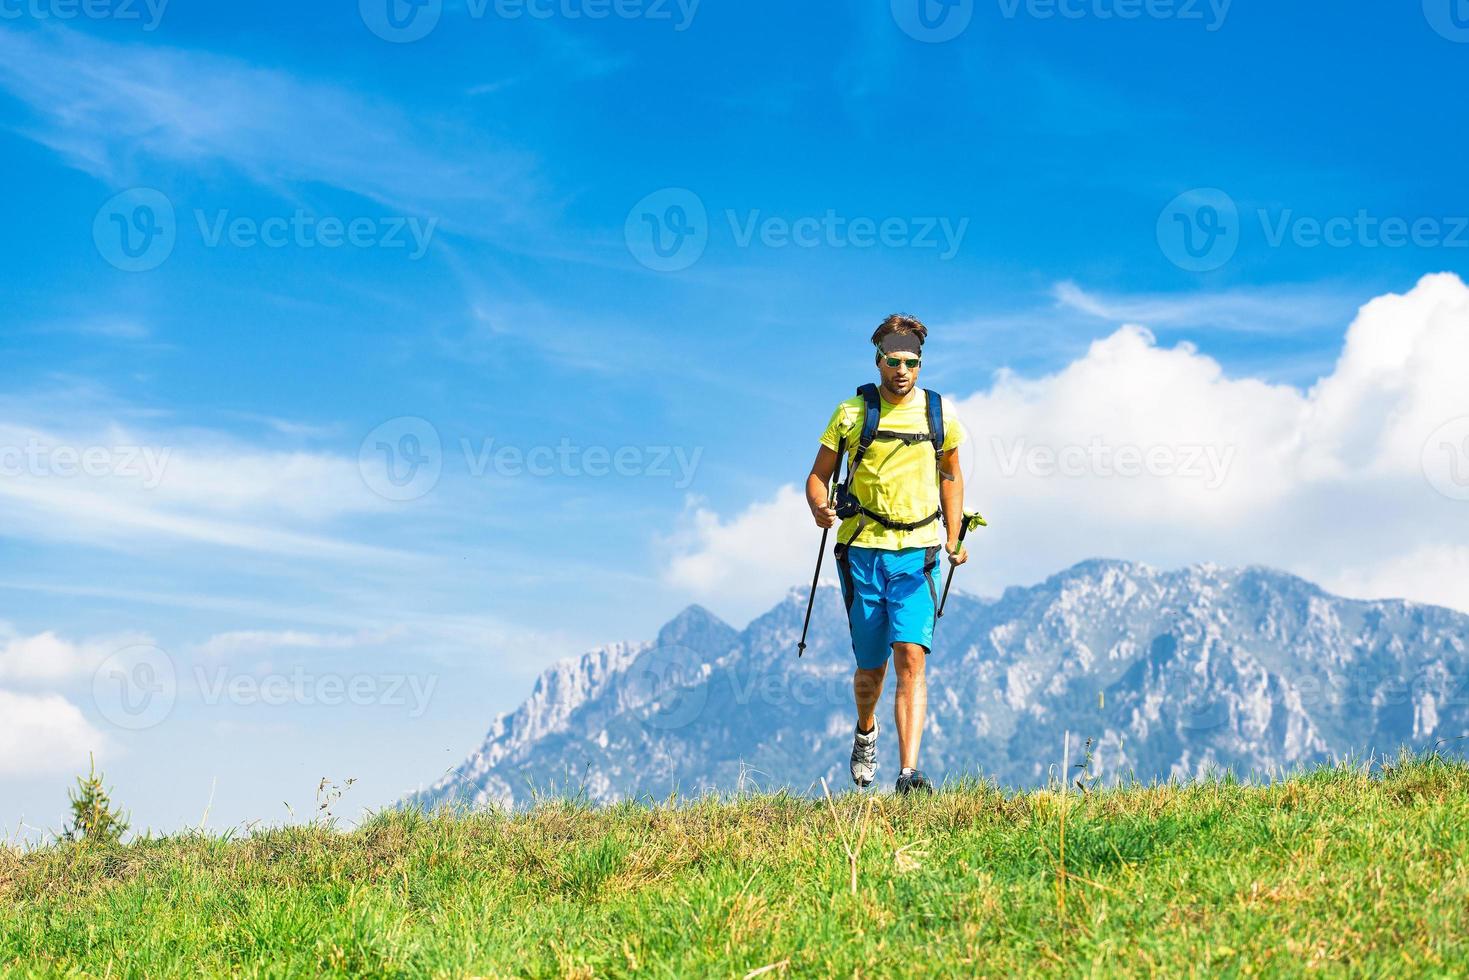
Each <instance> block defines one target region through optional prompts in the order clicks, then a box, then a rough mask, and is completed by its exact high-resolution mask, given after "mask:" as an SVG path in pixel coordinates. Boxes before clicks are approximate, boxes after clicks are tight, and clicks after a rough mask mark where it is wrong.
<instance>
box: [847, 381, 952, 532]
mask: <svg viewBox="0 0 1469 980" xmlns="http://www.w3.org/2000/svg"><path fill="white" fill-rule="evenodd" d="M857 394H859V395H861V396H862V402H863V405H864V406H865V411H864V414H863V418H862V435H861V437H860V438H859V439H858V441H857V455H856V456H854V457H853V458H852V465H851V466H849V467H847V478H846V479H845V480H842V481H841V482H840V483H838V484H837V486H836V512H837V516H838V517H840V518H842V519H843V520H846V519H847V518H849V517H856V516H857V515H858V514H861V515H863V517H864V518H870V519H872V520H874V521H876V522H877V523H879V524H881V525H882V526H883V527H885V528H888V529H889V530H892V531H916V530H918V529H919V528H921V527H925V526H927V525H929V524H932V523H933V522H934V521H936V520H938V519H939V517H940V516H941V515H942V514H943V509H942V508H940V509H938V510H935V511H934V512H933V513H932V514H929V515H928V516H927V517H925V518H924V519H923V520H921V521H912V522H907V521H894V520H891V519H889V518H888V517H886V516H884V515H882V514H879V513H877V512H876V511H872V510H868V509H867V508H866V507H865V506H863V504H862V502H861V501H860V500H858V499H857V495H856V494H854V493H853V492H852V490H851V483H852V478H853V476H854V474H856V472H857V467H859V466H861V465H862V457H864V456H865V455H867V450H868V449H869V448H870V447H871V446H872V444H873V443H874V442H888V441H897V442H901V443H903V444H904V445H908V446H911V445H914V444H916V443H920V442H931V443H933V465H934V480H936V481H937V480H938V479H939V476H940V473H939V460H940V459H941V458H942V456H943V449H944V404H943V399H941V398H940V397H939V393H938V392H936V391H932V390H930V389H928V388H925V389H923V395H924V398H926V399H927V407H928V431H927V432H889V431H887V430H881V429H878V427H877V425H878V418H879V413H880V412H881V410H882V401H881V399H882V396H881V395H880V394H878V391H877V385H875V384H870V383H869V384H865V385H863V386H862V387H860V388H858V389H857ZM838 453H839V454H840V449H839V450H838ZM837 465H838V466H840V465H841V460H840V459H838V461H837ZM862 530H863V528H862V526H861V525H859V526H858V528H857V533H856V534H854V535H853V536H852V540H856V539H857V537H858V536H859V535H861V533H862Z"/></svg>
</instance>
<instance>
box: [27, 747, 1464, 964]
mask: <svg viewBox="0 0 1469 980" xmlns="http://www.w3.org/2000/svg"><path fill="white" fill-rule="evenodd" d="M1063 817H1064V856H1063V853H1062V848H1063ZM864 824H865V831H864V830H863V829H862V828H863V826H864ZM859 843H860V847H859ZM848 847H850V848H851V849H853V850H854V851H856V853H857V860H856V891H855V893H854V892H853V890H852V877H853V875H852V865H851V863H850V862H849V860H848V857H847V848H848ZM1466 859H1469V765H1466V764H1465V763H1463V762H1454V761H1450V760H1447V759H1444V758H1442V757H1439V756H1437V755H1432V754H1430V755H1427V756H1417V757H1411V756H1403V757H1402V758H1400V759H1399V760H1397V761H1396V762H1394V763H1391V764H1388V765H1385V766H1381V767H1373V768H1372V770H1371V771H1370V773H1369V772H1368V771H1366V770H1365V769H1364V768H1363V767H1361V766H1352V765H1344V766H1337V767H1324V768H1320V769H1315V770H1311V771H1309V772H1303V773H1299V774H1295V775H1292V776H1291V777H1289V778H1288V779H1284V780H1280V781H1276V782H1274V783H1272V784H1270V785H1250V784H1247V783H1240V782H1238V781H1236V780H1234V779H1233V778H1230V777H1228V776H1226V777H1225V778H1224V779H1222V780H1215V781H1212V782H1206V783H1199V784H1194V785H1190V786H1183V785H1176V784H1163V785H1151V786H1148V785H1140V784H1134V785H1131V786H1123V787H1120V788H1117V789H1107V790H1098V789H1094V790H1093V791H1092V792H1091V793H1090V794H1089V795H1088V796H1086V797H1084V798H1083V796H1082V795H1081V794H1080V793H1076V794H1073V795H1072V796H1070V797H1068V798H1063V797H1062V796H1061V795H1060V794H1059V793H1057V792H1054V791H1037V792H1030V793H1024V794H1005V793H1001V792H1000V791H998V790H997V789H996V788H995V787H993V786H988V785H984V784H981V783H977V782H974V781H969V782H965V783H962V784H960V785H955V786H950V787H947V788H945V789H944V791H942V792H940V793H937V794H935V795H934V796H933V797H931V798H925V799H916V800H914V799H901V798H896V797H891V796H881V797H869V798H867V799H863V798H859V797H856V796H854V795H846V794H843V795H841V796H839V797H838V798H837V799H836V800H835V803H834V806H833V805H832V804H829V803H828V802H826V801H825V800H818V801H810V800H802V799H798V798H794V797H790V796H786V795H759V796H745V797H743V798H739V799H724V800H719V799H714V798H706V799H702V800H695V801H687V802H683V803H680V804H678V805H670V804H664V805H659V806H651V805H647V804H642V805H639V804H620V805H617V806H613V807H607V808H594V807H591V806H587V805H585V804H584V803H579V802H547V803H543V804H542V805H540V806H539V807H537V808H536V809H535V810H533V811H532V812H529V813H520V814H505V813H498V812H493V811H490V812H479V813H472V814H463V815H459V816H451V815H448V814H437V815H432V816H425V815H422V814H414V813H401V812H392V813H382V814H379V815H376V816H374V817H372V818H371V819H370V820H369V821H367V822H366V823H365V824H364V825H362V826H361V827H359V828H357V829H356V830H353V831H352V832H350V833H344V832H338V831H334V830H331V829H328V828H323V827H312V828H301V827H296V828H287V829H275V830H268V831H259V832H256V833H254V834H252V835H250V836H247V837H242V838H240V839H236V840H230V839H225V838H220V837H212V836H208V835H202V834H194V835H184V836H176V837H169V838H154V839H144V840H138V841H135V842H133V843H131V844H128V845H126V846H112V847H87V846H86V845H84V844H83V845H60V846H53V847H46V848H42V849H37V850H33V851H30V852H28V853H23V854H22V853H16V852H13V851H7V850H5V849H3V848H0V974H5V975H21V976H25V975H61V974H86V975H96V976H104V975H110V976H113V977H121V976H137V977H143V976H147V977H157V976H168V975H181V974H189V975H198V974H199V973H200V972H203V973H206V974H215V975H224V974H230V975H245V976H317V975H323V974H325V975H333V974H336V975H370V976H468V975H479V976H522V975H523V976H594V975H597V976H605V975H626V974H632V973H639V974H642V975H647V976H664V977H674V976H679V977H684V976H736V977H743V976H745V975H746V974H748V973H749V972H751V971H754V970H758V969H759V968H761V967H767V966H771V965H773V964H774V965H775V966H773V968H771V969H769V970H767V971H766V972H765V973H763V974H760V975H761V976H765V977H777V976H781V975H787V976H789V975H800V976H843V977H849V976H892V975H924V976H930V975H936V976H963V977H971V976H979V975H989V976H1008V975H1013V974H1015V973H1017V972H1021V971H1025V972H1032V971H1044V972H1046V973H1048V974H1060V975H1068V976H1102V975H1106V976H1111V975H1116V974H1125V975H1155V974H1157V975H1163V976H1190V975H1204V974H1208V975H1216V974H1222V975H1228V976H1237V975H1247V974H1251V973H1264V974H1267V975H1293V974H1297V973H1308V972H1315V970H1316V969H1317V968H1322V967H1324V968H1326V970H1327V972H1328V973H1336V974H1340V973H1344V972H1349V973H1352V974H1356V975H1388V976H1393V975H1396V976H1410V975H1411V976H1419V975H1438V976H1454V975H1458V976H1462V975H1465V974H1466V973H1469V865H1466ZM1063 869H1064V870H1063Z"/></svg>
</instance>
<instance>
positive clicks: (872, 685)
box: [854, 664, 888, 695]
mask: <svg viewBox="0 0 1469 980" xmlns="http://www.w3.org/2000/svg"><path fill="white" fill-rule="evenodd" d="M887 672H888V665H887V664H883V665H882V666H881V667H873V668H867V667H858V668H857V673H856V676H855V678H854V680H855V684H856V688H857V693H858V694H860V695H872V694H880V693H881V692H882V682H883V678H884V677H886V676H887Z"/></svg>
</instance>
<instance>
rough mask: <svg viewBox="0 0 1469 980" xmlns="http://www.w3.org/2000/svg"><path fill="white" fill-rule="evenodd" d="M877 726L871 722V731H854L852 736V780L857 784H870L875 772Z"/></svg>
mask: <svg viewBox="0 0 1469 980" xmlns="http://www.w3.org/2000/svg"><path fill="white" fill-rule="evenodd" d="M878 727H879V726H878V724H877V723H876V722H873V724H872V731H870V732H868V733H867V734H866V735H863V734H862V733H861V732H856V733H855V734H854V735H853V736H852V782H854V783H856V784H857V785H858V786H871V785H872V777H873V775H874V774H875V773H876V772H877V730H878Z"/></svg>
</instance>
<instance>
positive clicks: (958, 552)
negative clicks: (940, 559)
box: [944, 541, 969, 567]
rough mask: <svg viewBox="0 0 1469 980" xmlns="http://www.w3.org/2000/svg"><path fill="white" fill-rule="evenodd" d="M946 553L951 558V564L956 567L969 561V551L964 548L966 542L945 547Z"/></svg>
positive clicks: (952, 543)
mask: <svg viewBox="0 0 1469 980" xmlns="http://www.w3.org/2000/svg"><path fill="white" fill-rule="evenodd" d="M944 551H945V552H946V553H947V554H948V556H949V564H950V565H953V566H955V567H958V566H959V565H962V564H964V563H965V562H966V561H968V560H969V549H968V548H966V547H964V542H962V541H958V542H951V543H949V544H946V545H944Z"/></svg>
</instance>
